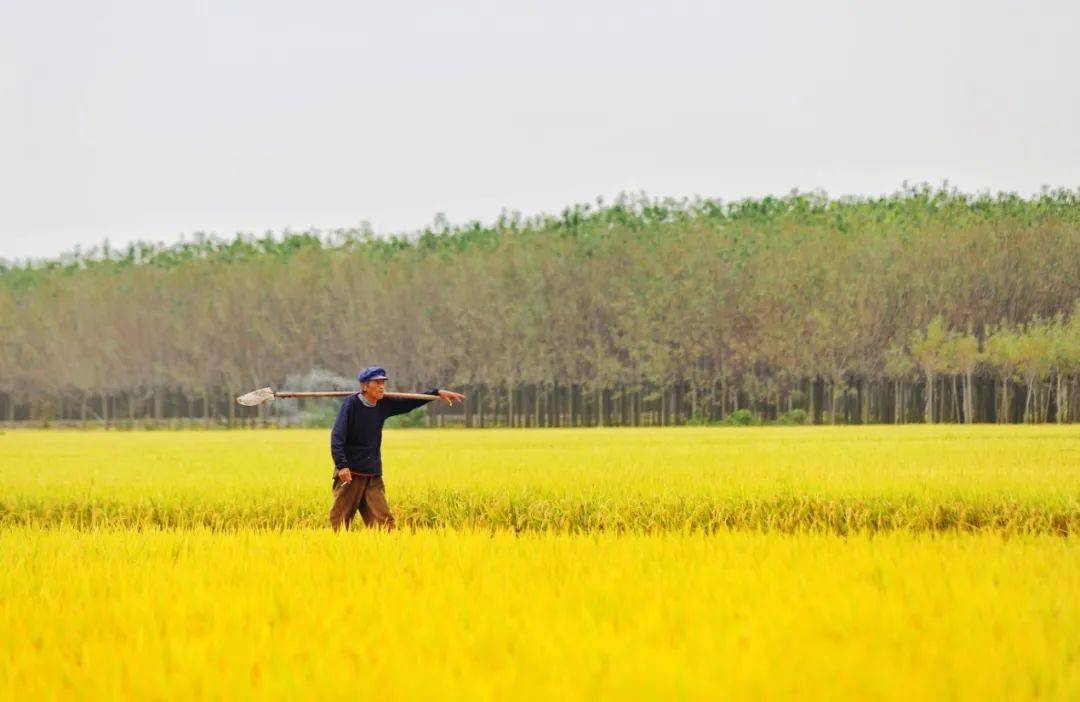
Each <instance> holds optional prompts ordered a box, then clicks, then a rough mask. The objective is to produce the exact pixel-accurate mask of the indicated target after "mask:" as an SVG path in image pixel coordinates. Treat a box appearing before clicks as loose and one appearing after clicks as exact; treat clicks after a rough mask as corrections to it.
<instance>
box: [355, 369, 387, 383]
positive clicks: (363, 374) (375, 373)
mask: <svg viewBox="0 0 1080 702" xmlns="http://www.w3.org/2000/svg"><path fill="white" fill-rule="evenodd" d="M356 379H357V380H359V381H360V382H361V383H366V382H367V381H369V380H386V369H385V368H383V367H382V366H368V367H367V368H365V369H364V370H362V371H360V375H358V376H356Z"/></svg>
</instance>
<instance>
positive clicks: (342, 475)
mask: <svg viewBox="0 0 1080 702" xmlns="http://www.w3.org/2000/svg"><path fill="white" fill-rule="evenodd" d="M337 477H338V480H340V481H341V484H342V485H348V484H349V483H351V482H352V471H351V470H349V469H348V468H342V469H341V470H339V471H338V472H337Z"/></svg>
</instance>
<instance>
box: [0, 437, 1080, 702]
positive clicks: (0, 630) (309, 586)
mask: <svg viewBox="0 0 1080 702" xmlns="http://www.w3.org/2000/svg"><path fill="white" fill-rule="evenodd" d="M327 443H328V437H327V432H325V431H301V430H288V431H272V430H267V431H236V432H225V431H180V432H132V433H118V432H95V431H90V432H76V431H27V430H19V431H12V432H7V433H4V434H0V699H61V698H65V699H70V698H78V699H244V698H255V697H258V698H261V699H285V698H288V699H296V698H318V699H356V698H363V697H365V696H377V697H379V698H381V699H389V700H395V699H401V700H415V699H481V700H483V699H493V700H494V699H508V698H514V699H516V698H526V699H529V698H537V699H540V698H543V699H550V698H552V697H555V698H559V699H565V700H571V699H627V698H646V699H655V698H663V699H717V698H734V699H790V698H793V697H799V698H818V699H866V698H874V699H927V700H929V699H934V700H937V699H1035V698H1039V699H1063V700H1064V699H1076V698H1078V697H1080V604H1078V603H1080V547H1078V546H1077V541H1076V536H1075V533H1076V529H1077V527H1078V526H1080V427H1054V426H1031V427H979V426H976V427H925V426H912V427H898V428H888V427H867V428H856V427H843V428H840V427H837V428H833V427H807V428H754V429H729V428H700V429H698V428H694V429H689V428H688V429H666V430H665V429H653V430H632V429H608V430H523V431H515V430H484V431H480V430H477V431H463V430H444V431H441V430H412V431H388V432H387V433H386V436H385V439H384V457H385V465H386V482H387V491H388V495H389V499H390V503H391V507H392V509H393V510H394V511H395V514H396V516H397V518H398V522H399V524H403V525H404V526H405V528H404V529H400V530H399V531H397V532H394V533H381V532H365V531H354V532H350V533H343V534H335V533H333V532H331V531H330V530H329V529H328V528H327V526H326V513H327V510H328V508H329V504H330V500H329V498H330V479H329V478H330V470H331V467H330V460H329V455H328V453H329V451H328V446H327Z"/></svg>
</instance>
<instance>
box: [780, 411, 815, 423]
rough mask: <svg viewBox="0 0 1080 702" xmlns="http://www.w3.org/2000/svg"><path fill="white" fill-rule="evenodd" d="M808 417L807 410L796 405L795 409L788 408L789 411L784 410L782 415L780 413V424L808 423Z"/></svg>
mask: <svg viewBox="0 0 1080 702" xmlns="http://www.w3.org/2000/svg"><path fill="white" fill-rule="evenodd" d="M807 419H808V415H807V414H806V410H803V409H800V408H798V407H796V408H795V409H792V410H788V411H787V412H784V413H783V414H782V415H780V419H779V420H778V421H779V423H780V424H783V425H785V426H795V425H801V424H806V420H807Z"/></svg>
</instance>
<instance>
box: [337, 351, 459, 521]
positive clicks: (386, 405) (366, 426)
mask: <svg viewBox="0 0 1080 702" xmlns="http://www.w3.org/2000/svg"><path fill="white" fill-rule="evenodd" d="M357 380H359V381H360V392H358V393H356V394H355V395H349V396H348V397H346V398H345V402H343V403H342V404H341V410H339V411H338V416H337V421H335V422H334V428H333V430H332V431H331V432H330V455H331V456H332V457H333V459H334V506H333V507H331V508H330V525H331V526H332V527H334V531H337V530H338V529H340V528H341V525H342V524H344V525H345V528H346V529H348V528H349V524H351V523H352V520H353V517H355V516H356V510H357V509H359V510H360V515H361V516H362V517H363V518H364V524H366V525H367V526H369V527H370V526H375V527H382V528H385V529H393V528H394V517H393V515H392V514H390V508H389V507H388V506H387V504H386V491H385V489H384V488H383V479H382V454H381V452H380V448H381V446H382V430H383V422H385V421H386V419H387V417H393V416H394V415H395V414H405V413H406V412H409V411H411V410H414V409H416V408H417V407H419V406H421V405H423V404H426V403H427V402H429V400H406V399H401V398H395V397H387V398H384V397H383V394H384V393H385V392H386V370H385V369H383V368H380V367H379V366H368V367H367V368H365V369H364V370H362V371H360V375H358V376H357ZM425 394H428V395H438V396H439V397H441V398H442V399H443V400H444V401H445V402H446V404H448V405H453V404H454V401H455V400H457V401H461V400H463V399H464V398H465V396H464V395H461V394H459V393H456V392H450V391H449V390H438V389H433V390H429V391H428V392H427V393H425Z"/></svg>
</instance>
